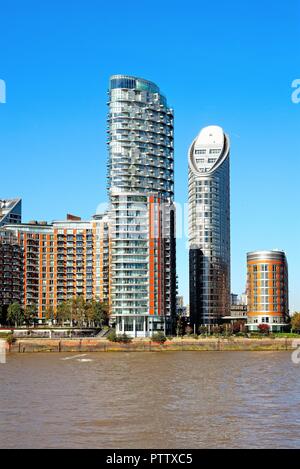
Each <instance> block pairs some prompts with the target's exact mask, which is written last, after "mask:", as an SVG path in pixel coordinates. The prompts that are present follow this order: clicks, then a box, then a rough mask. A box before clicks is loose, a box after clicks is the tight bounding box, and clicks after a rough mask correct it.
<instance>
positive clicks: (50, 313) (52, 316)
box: [45, 305, 55, 321]
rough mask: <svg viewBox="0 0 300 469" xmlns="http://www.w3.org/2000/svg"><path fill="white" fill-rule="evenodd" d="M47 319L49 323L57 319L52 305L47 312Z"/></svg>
mask: <svg viewBox="0 0 300 469" xmlns="http://www.w3.org/2000/svg"><path fill="white" fill-rule="evenodd" d="M45 319H46V320H47V321H53V320H54V319H55V314H54V308H53V306H52V305H48V306H47V308H46V311H45Z"/></svg>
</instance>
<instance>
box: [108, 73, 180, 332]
mask: <svg viewBox="0 0 300 469" xmlns="http://www.w3.org/2000/svg"><path fill="white" fill-rule="evenodd" d="M108 104H109V114H108V150H109V160H108V192H109V199H110V203H111V210H110V218H111V250H110V253H111V257H110V311H111V318H112V320H113V322H115V324H116V330H117V333H124V332H125V333H127V334H128V335H131V336H135V337H136V336H150V335H152V333H153V332H155V331H157V330H163V331H165V332H168V331H170V329H171V328H172V317H173V315H174V314H175V308H176V268H175V234H174V225H175V215H174V206H173V191H174V155H173V111H172V109H170V108H168V106H167V102H166V99H165V97H164V96H163V95H162V94H161V93H160V90H159V88H158V87H157V86H156V85H155V84H154V83H152V82H150V81H147V80H144V79H141V78H136V77H131V76H127V75H114V76H112V77H111V79H110V87H109V103H108Z"/></svg>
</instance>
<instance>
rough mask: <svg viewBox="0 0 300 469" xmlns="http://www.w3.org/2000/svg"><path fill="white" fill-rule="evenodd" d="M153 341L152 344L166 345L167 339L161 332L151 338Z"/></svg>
mask: <svg viewBox="0 0 300 469" xmlns="http://www.w3.org/2000/svg"><path fill="white" fill-rule="evenodd" d="M151 340H152V342H157V343H158V344H164V343H165V341H166V340H167V338H166V336H165V334H164V333H163V332H160V331H159V332H156V333H155V334H153V336H152V337H151Z"/></svg>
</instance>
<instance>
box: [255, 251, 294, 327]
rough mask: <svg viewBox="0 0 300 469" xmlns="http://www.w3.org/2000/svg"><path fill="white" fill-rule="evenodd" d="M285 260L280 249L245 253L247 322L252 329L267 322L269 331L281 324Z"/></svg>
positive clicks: (285, 310) (286, 304) (283, 322)
mask: <svg viewBox="0 0 300 469" xmlns="http://www.w3.org/2000/svg"><path fill="white" fill-rule="evenodd" d="M288 292H289V289H288V264H287V259H286V255H285V253H284V252H283V251H275V250H273V251H254V252H249V253H248V254H247V297H248V312H247V326H248V329H249V330H250V331H256V330H257V329H258V326H259V325H260V324H268V325H269V328H270V330H271V331H280V330H282V329H283V328H284V326H285V325H286V323H287V320H288V317H289V295H288Z"/></svg>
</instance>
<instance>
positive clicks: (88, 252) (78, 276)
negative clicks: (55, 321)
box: [0, 215, 109, 320]
mask: <svg viewBox="0 0 300 469" xmlns="http://www.w3.org/2000/svg"><path fill="white" fill-rule="evenodd" d="M0 233H1V236H2V237H7V238H9V237H10V238H11V240H14V241H13V244H12V243H11V249H13V246H14V249H16V246H18V247H19V249H20V252H21V258H22V295H21V303H22V304H23V305H30V304H34V305H36V306H37V311H38V317H39V319H40V320H42V319H43V318H44V317H45V313H46V310H47V308H48V307H49V306H52V307H53V308H54V311H55V310H56V308H57V306H58V304H59V303H61V302H63V301H66V300H67V299H69V298H72V297H74V296H79V295H81V296H83V297H84V298H85V300H91V299H93V298H95V299H96V298H97V299H100V300H101V301H107V300H108V292H109V280H108V276H109V274H108V273H109V266H108V257H109V229H108V218H107V216H105V215H103V216H95V217H94V218H93V219H92V220H91V221H81V220H78V219H76V220H66V221H56V222H53V224H47V223H37V222H31V223H28V224H19V225H6V226H4V227H3V228H2V229H1V231H0ZM0 239H1V238H0ZM3 249H4V248H3ZM5 249H7V247H6V248H5ZM2 289H3V288H2V286H0V290H2Z"/></svg>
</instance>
